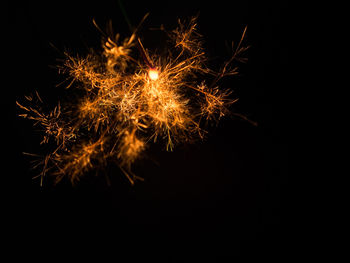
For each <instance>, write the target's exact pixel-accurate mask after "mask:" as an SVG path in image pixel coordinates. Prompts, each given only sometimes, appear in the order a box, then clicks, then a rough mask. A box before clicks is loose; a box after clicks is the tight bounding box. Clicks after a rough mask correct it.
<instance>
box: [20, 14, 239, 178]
mask: <svg viewBox="0 0 350 263" xmlns="http://www.w3.org/2000/svg"><path fill="white" fill-rule="evenodd" d="M94 24H95V26H96V27H97V28H98V26H97V24H96V22H95V21H94ZM196 27H197V22H196V18H192V19H190V21H189V23H188V24H184V23H182V22H180V21H179V26H178V28H176V29H175V30H173V31H171V32H168V33H167V34H168V36H169V37H170V39H171V41H172V46H168V47H167V54H166V55H164V56H160V55H157V54H151V53H150V52H149V51H148V50H147V49H145V48H144V46H143V44H142V42H141V39H140V38H139V37H137V35H136V31H135V32H134V33H133V34H132V35H131V36H130V37H129V38H126V39H125V40H123V41H120V35H119V34H117V35H116V36H109V37H106V38H105V39H103V41H102V48H103V51H102V52H100V53H99V54H98V55H92V54H91V55H88V56H87V57H85V58H81V57H75V56H72V55H69V54H66V61H65V63H64V64H63V65H62V66H61V67H60V72H62V73H65V74H67V75H68V78H70V79H71V80H70V84H69V85H68V86H67V88H69V91H71V92H72V93H74V92H75V89H77V91H78V90H79V92H80V93H82V95H81V96H80V97H79V99H75V100H74V99H72V100H71V101H69V102H67V103H65V104H64V106H61V105H60V104H58V106H56V107H55V108H54V110H53V111H51V112H50V113H48V114H44V113H43V112H42V110H41V109H40V107H39V106H38V105H40V104H41V103H42V100H41V98H40V97H39V95H38V94H36V97H27V100H28V103H30V104H34V105H35V106H24V105H22V104H20V103H18V102H17V104H18V106H19V107H20V108H21V110H23V111H24V112H25V113H23V114H21V115H20V116H22V117H24V118H29V119H32V120H34V121H35V125H39V126H40V127H41V128H42V130H43V132H44V136H43V141H42V143H43V144H47V143H50V141H54V142H56V143H55V145H56V146H55V147H54V149H53V150H52V151H51V152H49V153H47V154H46V155H45V156H43V160H44V161H41V162H40V163H41V164H42V168H43V170H42V172H41V177H42V179H43V177H44V176H45V175H47V174H48V172H50V174H52V175H54V176H56V181H60V180H61V179H62V178H64V177H67V178H70V180H71V182H72V183H74V182H75V181H78V180H79V179H80V178H81V177H82V176H83V175H84V174H85V173H87V172H88V171H90V170H92V169H96V168H99V167H103V166H105V165H107V163H109V162H114V163H116V164H117V165H118V166H119V167H120V169H121V171H122V172H123V173H124V174H125V175H126V177H127V178H128V180H129V181H130V182H131V183H132V184H134V181H135V180H136V179H140V178H139V177H138V176H136V175H134V174H133V173H132V165H133V164H134V163H135V162H136V161H137V160H138V159H139V158H141V157H142V156H143V155H144V154H145V151H146V150H147V148H148V147H149V146H150V144H151V142H152V141H153V142H158V141H159V142H160V143H163V144H164V145H165V148H166V150H170V151H171V150H173V148H174V147H175V146H176V145H177V144H180V143H186V142H192V141H194V140H196V138H201V139H202V138H204V134H205V133H206V132H205V130H204V129H203V127H202V126H203V125H202V120H203V119H204V120H219V119H220V118H221V117H223V116H224V115H226V114H227V113H229V111H228V106H229V105H230V104H232V103H234V102H236V100H237V99H231V98H230V97H229V96H230V93H231V92H230V91H228V90H223V89H222V88H220V87H219V86H218V81H219V80H220V79H221V78H223V77H224V76H227V75H235V74H237V67H231V64H232V62H233V61H234V60H241V61H243V60H244V59H243V58H242V57H241V55H242V53H243V52H244V51H245V50H246V48H243V47H241V44H242V40H243V38H244V35H245V32H246V30H244V32H243V35H242V38H241V40H240V42H239V44H238V46H237V47H236V48H235V49H234V48H233V46H232V50H233V52H234V53H233V55H232V57H231V58H230V59H229V60H228V62H227V63H225V64H224V66H223V68H222V69H221V70H220V71H219V72H215V71H213V70H212V69H209V68H208V67H207V66H206V62H207V58H206V56H205V52H204V49H203V46H202V38H201V35H200V34H199V33H198V32H197V29H196ZM98 29H99V28H98ZM99 30H100V29H99ZM100 31H101V30H100ZM134 49H136V50H138V51H139V56H134V55H133V56H132V54H134V53H133V50H134ZM205 79H207V80H205ZM208 79H212V81H211V83H210V84H209V85H208V84H206V83H207V82H209V81H208ZM80 93H79V94H80Z"/></svg>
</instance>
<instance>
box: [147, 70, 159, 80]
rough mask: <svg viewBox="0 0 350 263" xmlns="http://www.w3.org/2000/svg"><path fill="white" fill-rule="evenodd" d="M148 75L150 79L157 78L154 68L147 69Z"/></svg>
mask: <svg viewBox="0 0 350 263" xmlns="http://www.w3.org/2000/svg"><path fill="white" fill-rule="evenodd" d="M148 76H149V78H150V79H151V80H156V79H158V71H157V70H155V69H150V70H149V71H148Z"/></svg>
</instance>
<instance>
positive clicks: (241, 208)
mask: <svg viewBox="0 0 350 263" xmlns="http://www.w3.org/2000/svg"><path fill="white" fill-rule="evenodd" d="M123 3H124V7H125V10H126V13H127V15H128V17H129V19H130V22H131V24H133V25H136V24H138V22H139V21H140V19H141V18H142V17H143V16H144V15H145V14H146V13H147V12H150V16H149V17H148V18H147V20H146V21H145V23H144V26H143V28H142V30H141V33H142V38H143V41H144V45H145V46H147V48H149V49H150V50H152V49H161V47H162V45H163V43H164V42H162V41H163V40H164V39H163V38H162V37H161V36H160V34H159V33H157V32H156V31H152V30H149V29H150V28H156V27H159V26H160V25H161V24H163V25H164V26H165V28H168V29H171V28H175V27H176V25H177V19H178V18H188V17H190V16H193V15H197V14H199V20H198V23H199V32H200V33H201V34H202V35H203V36H204V41H205V42H204V43H205V47H206V48H207V51H208V54H209V55H210V56H211V57H213V58H214V59H213V61H212V64H211V65H212V66H213V67H214V68H215V67H219V66H220V61H222V60H220V59H222V58H226V57H229V55H230V53H229V50H228V49H227V47H226V43H230V42H231V41H233V40H234V41H238V40H239V38H240V36H241V33H242V31H243V29H244V27H245V26H246V25H247V26H248V31H247V38H246V42H245V43H246V44H248V45H251V48H250V49H249V51H248V52H247V57H248V59H249V60H248V63H247V64H245V65H242V67H241V75H240V76H238V77H234V78H229V79H226V80H224V81H223V82H222V86H224V87H229V88H231V87H232V89H233V90H234V93H233V96H236V97H238V98H239V102H238V103H237V104H235V105H234V107H233V111H235V112H238V113H241V114H244V115H246V116H248V117H249V118H250V119H252V120H254V121H256V122H258V126H257V127H255V126H253V125H251V124H250V123H249V122H245V121H242V120H239V119H232V118H224V119H223V120H222V121H221V122H220V123H219V124H218V126H212V127H208V129H209V130H210V135H209V136H208V138H207V139H206V140H205V141H204V142H199V143H196V144H194V145H186V146H179V147H178V148H175V150H174V152H165V151H161V152H159V151H158V150H159V149H156V150H154V151H152V152H150V153H149V156H148V157H147V158H148V159H147V158H146V159H145V160H143V161H141V162H140V164H139V165H138V166H137V167H135V171H136V173H137V174H138V175H140V176H141V177H144V178H145V182H138V183H137V184H136V185H135V186H131V185H130V184H129V183H128V181H127V180H126V178H125V177H124V176H123V175H122V174H121V173H120V171H119V170H118V169H117V168H115V167H110V168H108V170H107V171H106V172H105V173H106V174H108V177H109V178H110V181H111V185H107V183H106V178H105V176H99V177H96V176H94V175H88V176H87V177H86V178H83V179H82V180H81V182H79V183H78V184H77V185H75V186H71V185H70V184H69V182H62V183H60V184H58V185H56V186H54V185H53V184H52V183H50V181H47V183H44V186H43V187H40V186H39V181H38V180H32V179H31V178H32V177H33V176H34V175H35V174H36V172H35V171H32V170H31V169H30V167H31V164H30V160H31V159H30V158H28V157H26V156H24V155H22V152H34V153H35V152H37V151H40V147H39V142H40V137H39V135H38V134H36V133H35V131H34V129H33V128H32V123H31V122H30V121H27V120H23V119H20V118H18V117H16V114H18V113H19V110H18V109H17V108H16V107H15V106H13V107H12V108H13V109H14V111H15V113H14V118H13V121H12V123H13V125H14V129H15V138H16V140H15V141H16V143H15V162H14V163H15V165H14V170H13V172H12V173H13V177H14V179H15V180H14V181H15V182H14V183H13V184H12V185H11V186H9V189H10V190H11V192H12V194H11V195H10V196H11V197H10V198H9V199H14V200H16V201H17V205H16V206H15V207H12V208H13V209H14V210H15V215H16V216H15V217H14V221H13V223H14V224H15V225H16V227H15V229H17V230H19V231H18V232H17V233H18V234H16V237H18V240H21V242H22V243H23V244H24V247H27V248H31V249H30V251H31V252H30V253H31V254H33V255H34V256H36V255H39V254H40V253H43V252H44V251H45V252H50V253H49V255H50V256H51V257H52V258H54V257H56V256H58V255H61V254H62V253H64V252H67V251H79V252H78V253H77V254H79V256H82V255H88V256H89V255H90V254H91V255H92V254H98V255H100V256H102V255H111V256H112V257H113V258H115V259H116V260H117V259H119V258H121V257H122V255H125V254H126V255H127V256H128V257H129V261H131V262H133V259H134V257H140V258H141V259H142V260H144V261H146V259H148V258H149V259H153V260H157V259H159V260H160V261H161V262H187V261H192V262H200V261H203V260H208V261H209V262H227V261H226V260H225V259H239V258H244V259H277V260H282V259H286V258H291V257H293V256H294V255H295V252H296V251H297V250H298V246H297V244H294V241H295V239H294V235H293V222H292V220H290V218H291V212H290V204H291V200H292V197H291V195H292V192H291V191H290V189H289V178H288V164H287V161H288V138H287V132H286V123H287V120H288V111H287V109H288V103H287V93H288V90H289V88H288V78H287V74H286V71H287V56H288V46H287V43H286V42H287V32H288V28H287V26H286V20H287V14H288V9H287V3H286V2H285V1H276V2H274V1H176V2H175V1H143V2H138V1H124V2H123ZM11 11H13V16H12V17H10V18H9V21H10V26H11V28H10V31H11V39H13V42H11V43H13V44H11V47H12V48H13V50H12V54H13V59H12V61H11V63H13V67H11V69H12V70H11V71H12V72H11V73H14V75H15V76H16V81H15V85H12V87H11V89H13V91H14V93H15V100H18V101H23V97H24V95H28V94H31V93H33V92H34V91H35V90H37V91H38V92H39V94H40V95H41V97H42V98H43V100H44V101H45V102H47V104H48V105H55V103H56V102H57V101H58V100H63V99H65V98H64V94H65V93H64V91H62V90H60V89H63V87H61V88H56V87H55V86H56V84H57V83H58V82H60V81H61V80H62V76H59V75H58V73H57V69H55V67H54V66H55V65H56V64H57V63H59V62H58V61H57V59H59V58H62V54H61V51H63V50H69V51H70V52H72V53H74V54H81V55H85V54H86V53H87V52H88V48H90V47H93V48H95V49H96V48H99V47H100V34H99V32H98V31H97V30H96V28H94V26H93V24H92V18H95V20H96V21H97V22H98V24H99V25H100V26H101V28H104V25H105V23H106V22H107V21H108V20H110V19H111V20H112V21H113V25H114V29H115V31H118V32H120V33H121V35H122V36H124V37H126V36H128V34H129V28H128V25H127V23H126V20H125V18H124V17H123V14H122V12H121V10H120V6H119V5H118V1H95V2H89V1H86V2H83V1H57V2H51V1H47V2H46V3H41V2H38V3H22V4H18V5H13V6H12V10H11ZM11 14H12V13H11ZM50 43H51V44H53V45H54V46H55V47H56V48H57V50H56V49H55V48H53V47H52V46H51V45H50ZM19 72H20V74H19ZM13 104H15V103H14V102H13ZM11 176H12V175H11ZM15 240H17V238H15ZM16 242H17V241H15V243H16ZM80 248H82V250H80ZM126 251H128V253H126ZM117 262H118V261H117ZM121 262H124V261H121Z"/></svg>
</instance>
